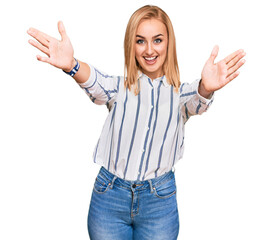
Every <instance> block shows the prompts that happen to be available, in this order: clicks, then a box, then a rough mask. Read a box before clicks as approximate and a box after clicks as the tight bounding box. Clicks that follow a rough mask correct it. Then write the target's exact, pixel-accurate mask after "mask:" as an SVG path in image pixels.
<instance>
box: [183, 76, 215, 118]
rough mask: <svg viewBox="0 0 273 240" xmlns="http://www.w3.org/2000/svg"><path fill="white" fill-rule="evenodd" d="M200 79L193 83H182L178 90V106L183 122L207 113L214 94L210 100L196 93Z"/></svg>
mask: <svg viewBox="0 0 273 240" xmlns="http://www.w3.org/2000/svg"><path fill="white" fill-rule="evenodd" d="M199 83H200V79H199V80H196V81H194V82H193V83H191V84H189V83H183V84H182V85H181V86H180V88H179V94H180V98H179V99H180V106H181V111H182V116H183V119H184V122H186V121H188V119H189V118H190V117H191V116H193V115H200V114H202V113H203V112H205V111H207V110H208V108H209V106H210V105H211V104H212V102H213V100H214V93H213V95H212V97H211V98H210V99H206V98H204V97H202V96H201V95H200V94H199V93H198V87H199Z"/></svg>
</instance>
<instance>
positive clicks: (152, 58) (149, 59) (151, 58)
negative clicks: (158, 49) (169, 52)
mask: <svg viewBox="0 0 273 240" xmlns="http://www.w3.org/2000/svg"><path fill="white" fill-rule="evenodd" d="M144 58H145V59H146V60H148V61H151V60H154V59H156V57H150V58H147V57H144Z"/></svg>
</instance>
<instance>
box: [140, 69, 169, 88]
mask: <svg viewBox="0 0 273 240" xmlns="http://www.w3.org/2000/svg"><path fill="white" fill-rule="evenodd" d="M138 78H144V79H148V78H149V77H148V76H147V75H146V74H144V73H143V72H141V71H138ZM153 81H162V83H163V86H164V87H169V86H170V84H169V83H168V81H167V78H166V76H165V75H164V76H162V77H159V78H156V79H154V80H153Z"/></svg>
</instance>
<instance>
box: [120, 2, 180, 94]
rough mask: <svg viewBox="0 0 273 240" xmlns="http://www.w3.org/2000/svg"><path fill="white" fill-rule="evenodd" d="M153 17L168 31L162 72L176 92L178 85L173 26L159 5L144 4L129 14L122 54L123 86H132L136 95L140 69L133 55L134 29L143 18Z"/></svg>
mask: <svg viewBox="0 0 273 240" xmlns="http://www.w3.org/2000/svg"><path fill="white" fill-rule="evenodd" d="M152 18H155V19H157V20H160V21H161V22H162V23H163V24H164V25H165V26H166V29H167V33H168V49H167V56H166V60H165V62H164V64H163V73H164V75H165V76H166V79H167V81H168V83H169V84H170V85H173V86H174V88H175V91H176V92H178V89H179V86H180V75H179V68H178V62H177V55H176V43H175V35H174V30H173V26H172V23H171V20H170V18H169V17H168V15H167V14H166V13H165V12H164V11H163V10H162V9H161V8H159V7H157V6H152V5H146V6H144V7H141V8H139V9H138V10H136V11H135V12H134V13H133V15H132V16H131V18H130V20H129V22H128V24H127V28H126V33H125V38H124V56H125V66H124V71H125V75H126V78H125V81H124V86H125V88H128V89H129V90H131V89H132V87H133V88H134V93H135V95H137V94H138V93H139V91H140V89H139V85H138V71H139V70H141V68H140V66H139V64H138V62H137V60H136V57H135V42H136V31H137V28H138V26H139V24H140V22H141V20H143V19H152Z"/></svg>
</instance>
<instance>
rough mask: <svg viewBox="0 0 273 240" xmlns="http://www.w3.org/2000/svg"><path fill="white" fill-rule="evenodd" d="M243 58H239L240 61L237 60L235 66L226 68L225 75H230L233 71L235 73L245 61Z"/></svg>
mask: <svg viewBox="0 0 273 240" xmlns="http://www.w3.org/2000/svg"><path fill="white" fill-rule="evenodd" d="M245 62H246V61H245V59H243V60H241V61H240V62H238V63H237V64H236V65H235V66H233V67H232V68H230V69H228V72H227V77H229V76H230V75H232V74H233V73H235V72H236V71H237V70H238V69H239V68H240V67H242V66H243V65H244V63H245Z"/></svg>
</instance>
